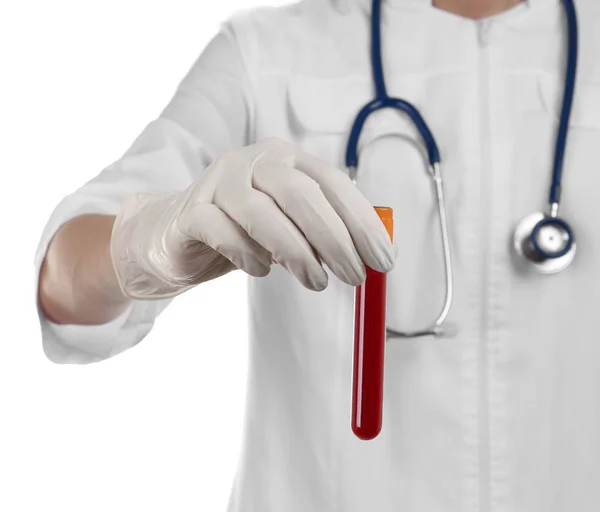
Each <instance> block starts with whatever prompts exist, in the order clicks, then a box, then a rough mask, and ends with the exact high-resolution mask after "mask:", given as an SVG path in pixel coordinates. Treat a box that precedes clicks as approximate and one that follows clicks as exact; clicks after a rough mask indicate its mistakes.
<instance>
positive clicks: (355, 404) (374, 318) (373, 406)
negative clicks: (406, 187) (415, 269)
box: [352, 207, 394, 441]
mask: <svg viewBox="0 0 600 512" xmlns="http://www.w3.org/2000/svg"><path fill="white" fill-rule="evenodd" d="M375 210H376V211H377V213H378V215H379V217H380V218H381V221H382V222H383V224H384V225H385V227H386V229H387V231H388V234H389V235H390V239H391V240H392V241H393V239H394V235H393V233H394V221H393V210H392V209H391V208H387V207H375ZM386 290H387V274H384V273H381V272H377V271H376V270H373V269H372V268H369V267H367V279H366V281H365V282H364V283H363V284H361V285H359V286H357V288H356V302H355V316H354V375H353V386H352V388H353V389H352V430H353V432H354V434H355V435H356V436H357V437H358V438H360V439H362V440H365V441H366V440H371V439H374V438H375V437H377V436H378V435H379V433H380V432H381V426H382V417H383V369H384V352H385V339H386V327H385V312H386Z"/></svg>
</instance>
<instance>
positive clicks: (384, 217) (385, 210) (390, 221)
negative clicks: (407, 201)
mask: <svg viewBox="0 0 600 512" xmlns="http://www.w3.org/2000/svg"><path fill="white" fill-rule="evenodd" d="M375 211H376V212H377V215H379V218H380V219H381V222H383V225H384V226H385V229H387V232H388V235H390V240H391V241H392V242H393V241H394V210H393V209H392V208H389V207H388V206H375Z"/></svg>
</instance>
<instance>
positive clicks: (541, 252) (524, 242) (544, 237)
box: [514, 213, 577, 274]
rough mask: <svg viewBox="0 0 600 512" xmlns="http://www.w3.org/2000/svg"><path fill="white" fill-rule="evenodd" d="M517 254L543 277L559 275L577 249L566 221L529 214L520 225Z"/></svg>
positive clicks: (516, 239)
mask: <svg viewBox="0 0 600 512" xmlns="http://www.w3.org/2000/svg"><path fill="white" fill-rule="evenodd" d="M514 245H515V250H516V252H517V254H519V255H520V256H522V257H523V258H524V260H525V261H526V262H527V263H528V264H529V266H530V267H531V268H532V269H533V270H535V271H537V272H539V273H541V274H556V273H558V272H560V271H562V270H564V269H565V268H567V267H568V266H569V265H570V264H571V262H572V261H573V258H574V257H575V252H576V250H577V244H576V243H575V236H574V235H573V230H572V229H571V227H570V226H569V224H567V223H566V222H565V221H564V220H562V219H560V218H558V217H551V216H547V215H545V214H543V213H534V214H532V215H529V216H528V217H526V218H525V219H523V221H522V222H521V223H520V224H519V225H518V226H517V229H516V230H515V236H514Z"/></svg>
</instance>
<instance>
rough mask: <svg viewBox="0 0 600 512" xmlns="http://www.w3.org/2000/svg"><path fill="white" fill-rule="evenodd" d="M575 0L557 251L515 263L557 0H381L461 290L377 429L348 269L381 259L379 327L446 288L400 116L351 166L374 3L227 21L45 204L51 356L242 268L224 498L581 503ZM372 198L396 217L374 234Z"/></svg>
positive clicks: (583, 184)
mask: <svg viewBox="0 0 600 512" xmlns="http://www.w3.org/2000/svg"><path fill="white" fill-rule="evenodd" d="M576 5H577V9H578V14H579V20H580V27H579V28H580V39H579V42H580V50H579V68H578V75H577V89H576V93H575V101H574V104H573V110H572V115H571V117H570V120H569V124H568V130H569V144H568V147H567V151H566V155H565V161H564V176H563V191H562V192H563V193H562V201H563V206H562V207H561V216H563V217H564V218H566V219H568V220H569V223H570V225H571V226H572V228H573V230H574V232H576V233H577V256H576V258H575V259H574V260H573V262H572V263H571V265H570V266H569V267H568V268H567V269H566V270H564V271H563V272H561V273H558V274H556V275H551V276H548V275H542V274H539V273H536V272H532V271H531V270H530V268H529V267H528V266H527V265H526V263H525V262H524V260H523V259H522V258H519V257H518V256H516V255H515V251H514V250H513V232H514V230H515V227H516V226H517V225H518V224H519V222H520V221H521V220H522V219H523V218H524V217H526V216H527V215H529V214H530V213H531V212H533V211H545V210H546V205H547V190H548V187H549V186H550V176H551V169H552V163H553V157H554V148H555V141H556V129H557V125H558V119H559V117H560V114H561V100H562V93H563V88H564V83H565V60H566V59H565V56H566V47H567V46H566V25H565V15H564V11H563V8H562V6H561V3H560V2H559V1H558V0H529V1H525V2H518V1H517V0H439V1H436V0H434V1H433V2H432V1H431V0H384V1H383V5H382V27H381V30H382V59H383V64H384V69H385V73H386V80H387V87H388V91H389V93H390V94H393V95H394V96H396V97H399V98H403V99H405V100H406V101H409V102H410V103H412V104H413V105H414V106H416V107H417V108H418V109H419V111H420V112H421V114H422V115H423V117H424V118H425V119H426V120H427V122H428V124H429V126H430V128H431V129H432V132H433V133H434V134H435V136H436V141H437V143H438V146H439V150H440V154H441V156H442V161H443V173H444V180H445V181H444V186H445V195H446V205H447V210H448V218H449V237H450V240H451V245H452V251H453V263H454V284H455V289H454V302H453V306H452V309H451V310H450V313H449V316H448V322H449V323H450V324H451V325H453V326H454V328H453V329H450V330H448V331H447V332H446V334H445V335H442V336H439V337H433V336H430V337H421V338H417V339H405V340H402V339H391V340H389V341H388V344H387V348H386V370H385V371H386V382H385V406H384V425H383V430H382V432H381V435H380V436H379V437H378V438H377V439H375V440H374V441H369V442H364V441H361V440H359V439H357V438H356V437H355V436H354V435H353V433H352V431H351V428H350V410H351V393H350V391H351V373H352V339H353V298H354V290H353V285H356V284H358V283H360V282H361V281H362V280H363V279H364V277H365V269H364V265H365V264H367V265H370V266H372V267H374V268H376V269H378V270H381V271H390V273H389V280H388V282H389V296H388V299H389V310H388V324H389V325H390V326H391V327H392V328H395V329H404V330H410V329H418V328H420V327H422V326H423V324H426V323H427V322H429V321H430V320H431V318H432V316H433V317H435V314H436V313H437V311H438V310H439V308H440V306H441V305H442V303H443V301H444V293H445V283H444V266H443V251H442V244H441V241H440V237H439V228H438V225H437V224H436V222H437V220H436V219H437V217H436V213H437V210H436V206H437V205H436V200H435V193H433V191H432V184H431V180H430V179H429V178H428V174H427V171H426V164H427V162H426V152H425V149H424V145H423V142H422V140H421V138H420V137H419V133H418V131H417V130H416V128H415V126H414V124H413V123H411V122H410V120H409V119H407V117H406V116H403V115H401V114H399V113H398V112H396V111H391V110H382V111H379V112H377V113H376V114H374V115H373V116H371V117H370V118H369V120H368V121H367V123H366V125H365V128H364V130H363V133H362V135H361V138H360V142H359V151H360V155H361V156H360V165H359V169H358V175H357V183H356V185H357V186H355V184H354V183H352V181H351V180H350V178H349V177H348V173H347V170H346V169H345V165H344V164H345V160H344V156H345V149H346V144H347V141H348V132H349V130H350V127H351V125H352V122H353V120H354V118H355V116H356V114H357V112H358V110H359V109H360V108H361V107H362V106H363V105H364V104H365V103H367V102H369V101H370V100H372V98H373V82H372V77H371V67H370V14H371V1H370V0H304V1H302V2H300V3H298V4H295V5H292V6H289V7H285V8H270V9H260V10H256V11H253V12H247V13H245V14H240V15H238V16H235V17H233V18H232V19H230V20H229V21H228V22H227V23H225V24H224V25H223V28H222V31H221V32H220V33H219V34H218V35H217V36H216V37H215V38H214V40H213V41H212V42H211V43H210V44H209V46H208V47H207V48H206V49H205V50H204V52H203V53H202V55H201V56H200V57H199V58H198V60H197V62H196V63H195V64H194V66H193V67H192V68H191V69H190V71H189V73H188V74H187V75H186V76H185V78H184V79H183V80H182V81H181V83H180V85H179V87H178V89H177V92H176V94H175V95H174V97H173V99H172V100H171V101H170V103H169V104H168V105H167V106H166V108H165V109H164V111H163V112H162V113H161V115H160V116H159V117H158V118H157V119H155V120H153V121H152V122H151V123H150V124H149V125H148V126H147V128H146V129H145V130H144V131H143V132H142V133H141V134H140V136H139V137H138V138H137V140H135V142H134V143H133V144H132V146H131V147H130V149H129V150H128V151H127V152H126V153H125V154H124V155H123V156H122V157H121V158H119V159H118V160H117V161H115V162H114V163H113V164H112V165H110V166H109V167H107V168H106V169H105V170H103V171H102V172H101V173H100V174H99V175H98V176H97V177H96V178H94V179H93V180H91V181H90V182H89V183H87V184H85V185H83V186H82V187H81V188H80V189H79V190H77V191H76V192H74V193H72V194H71V195H69V196H67V197H66V198H65V199H64V200H63V201H62V202H61V203H60V204H59V205H58V207H57V208H56V210H55V212H54V213H53V215H52V217H51V218H50V220H49V221H48V224H47V227H46V229H45V231H44V233H43V236H42V239H41V241H40V245H39V250H38V252H37V256H36V265H37V266H36V272H39V275H40V279H39V294H38V297H39V299H38V306H39V312H40V322H41V328H42V335H43V344H44V349H45V351H46V354H47V355H48V357H49V358H50V359H51V360H53V361H56V362H58V363H79V364H82V363H91V362H96V361H100V360H103V359H106V358H109V357H112V356H115V355H116V354H118V353H120V352H122V351H124V350H126V349H128V348H130V347H132V346H133V345H135V344H136V343H139V342H140V341H141V340H142V339H143V338H144V336H145V335H146V334H147V333H148V332H149V331H150V329H151V328H152V325H153V322H154V320H155V318H156V317H157V315H158V314H159V313H160V312H161V311H162V310H163V309H164V308H165V307H166V306H167V305H168V304H169V302H170V301H171V300H172V298H173V297H175V296H177V295H178V294H181V293H183V292H185V291H186V290H188V289H190V288H191V287H194V286H197V285H199V284H201V283H203V282H206V281H208V280H211V279H215V278H218V277H219V276H222V275H224V274H226V273H228V272H230V271H232V270H234V269H241V270H242V271H244V272H246V273H247V274H249V276H251V277H250V304H251V326H250V340H251V357H250V361H251V367H250V370H249V371H250V383H249V386H250V389H249V395H248V400H249V404H248V406H249V410H250V411H251V414H249V415H248V419H247V424H246V427H245V428H246V430H245V444H244V451H243V456H242V458H241V462H240V466H239V474H238V477H237V479H236V483H235V487H234V491H233V493H232V496H231V501H230V507H229V510H230V511H231V512H281V511H286V512H309V511H310V512H334V511H335V512H366V511H370V510H376V511H378V512H395V511H406V512H573V511H577V512H590V511H597V510H600V485H598V483H599V482H600V435H599V434H598V433H599V432H600V407H599V405H598V404H599V403H600V344H599V343H598V339H597V338H598V321H597V318H598V311H600V263H599V258H600V229H598V204H600V193H599V190H600V167H599V165H598V157H597V156H598V148H599V147H600V58H599V57H598V55H599V51H600V36H599V35H598V34H599V33H600V32H599V31H598V27H600V8H599V7H598V5H597V2H596V1H595V0H578V1H577V2H576ZM372 205H386V206H391V207H393V208H394V213H395V227H396V228H395V229H396V232H395V240H396V244H395V246H394V247H392V246H391V244H390V242H389V240H388V238H387V235H386V232H385V230H384V229H383V227H382V225H381V222H380V221H379V219H378V217H377V216H376V214H375V213H374V211H373V208H372ZM316 292H319V293H316ZM150 299H152V300H150Z"/></svg>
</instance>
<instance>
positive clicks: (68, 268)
mask: <svg viewBox="0 0 600 512" xmlns="http://www.w3.org/2000/svg"><path fill="white" fill-rule="evenodd" d="M114 220H115V218H114V217H112V216H108V215H83V216H80V217H77V218H75V219H72V220H71V221H69V222H68V223H66V224H65V225H64V226H62V227H61V228H60V229H59V230H58V232H57V233H56V235H55V236H54V238H53V240H52V242H51V243H50V246H49V247H48V251H47V254H46V258H45V260H44V263H43V265H42V269H41V272H40V282H39V300H40V306H41V308H42V310H43V312H44V314H45V315H46V317H47V318H48V319H50V320H51V321H53V322H55V323H58V324H78V325H99V324H103V323H106V322H109V321H110V320H112V319H114V318H116V317H117V316H119V315H120V314H121V313H122V312H123V311H124V310H125V309H126V308H127V306H128V304H129V299H128V298H127V297H126V296H125V295H124V294H123V293H122V291H121V288H120V287H119V283H118V281H117V278H116V274H115V271H114V268H113V265H112V261H111V257H110V238H111V232H112V227H113V224H114Z"/></svg>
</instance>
